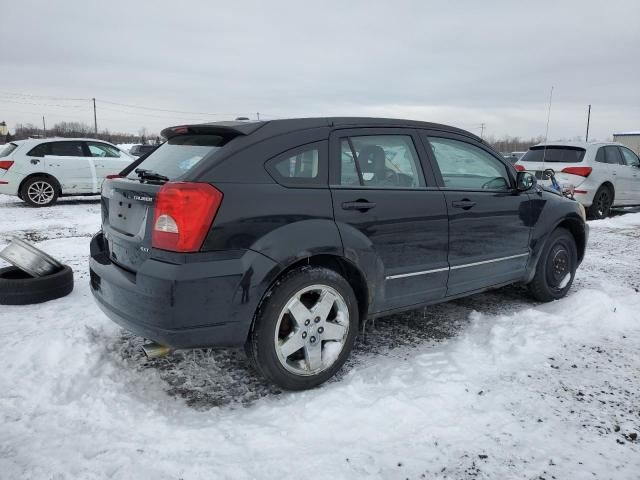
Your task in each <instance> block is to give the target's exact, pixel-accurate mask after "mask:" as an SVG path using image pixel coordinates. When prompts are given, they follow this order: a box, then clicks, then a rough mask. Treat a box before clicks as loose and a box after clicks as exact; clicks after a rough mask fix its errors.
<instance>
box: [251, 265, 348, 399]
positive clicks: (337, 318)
mask: <svg viewBox="0 0 640 480" xmlns="http://www.w3.org/2000/svg"><path fill="white" fill-rule="evenodd" d="M357 330H358V303H357V301H356V297H355V295H354V293H353V290H352V288H351V286H350V285H349V283H348V282H347V281H346V280H345V279H344V278H343V277H342V276H340V275H339V274H338V273H336V272H334V271H333V270H329V269H326V268H321V267H311V266H307V267H302V268H299V269H295V270H293V271H291V272H290V273H288V274H287V275H286V276H285V277H283V278H282V279H281V280H279V281H278V282H277V283H276V284H275V285H274V286H273V287H272V288H271V289H270V290H269V292H268V293H267V294H266V295H265V300H264V301H263V302H262V304H261V306H260V307H259V309H258V312H257V313H256V318H255V323H254V326H253V329H252V331H251V334H250V337H249V339H248V340H247V345H246V348H247V353H248V356H249V359H250V360H251V363H252V364H253V366H254V367H255V369H256V370H257V371H258V372H259V373H261V374H262V375H263V376H264V377H266V378H267V379H268V380H270V381H271V382H273V383H275V384H276V385H278V386H280V387H282V388H285V389H287V390H304V389H308V388H313V387H315V386H317V385H320V384H321V383H323V382H325V381H326V380H328V379H329V378H331V377H332V376H333V375H334V374H335V373H336V372H337V371H338V370H339V369H340V367H341V366H342V364H343V363H344V362H345V360H346V359H347V357H348V356H349V353H350V352H351V349H352V348H353V344H354V342H355V338H356V334H357Z"/></svg>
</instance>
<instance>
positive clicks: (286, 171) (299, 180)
mask: <svg viewBox="0 0 640 480" xmlns="http://www.w3.org/2000/svg"><path fill="white" fill-rule="evenodd" d="M266 168H267V171H268V172H269V174H270V175H271V176H272V177H273V179H274V180H275V181H276V182H278V183H280V184H282V185H285V186H291V187H305V186H307V187H313V186H318V185H326V183H327V154H326V144H325V142H317V143H311V144H308V145H303V146H301V147H297V148H294V149H292V150H287V151H286V152H284V153H282V154H280V155H278V156H277V157H275V158H272V159H271V160H269V161H268V162H267V163H266Z"/></svg>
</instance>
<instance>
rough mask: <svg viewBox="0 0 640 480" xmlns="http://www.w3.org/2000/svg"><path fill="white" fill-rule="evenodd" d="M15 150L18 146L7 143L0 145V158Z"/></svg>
mask: <svg viewBox="0 0 640 480" xmlns="http://www.w3.org/2000/svg"><path fill="white" fill-rule="evenodd" d="M16 148H18V145H16V144H15V143H7V144H6V145H0V157H6V156H7V155H9V154H10V153H11V152H13V151H14V150H15V149H16Z"/></svg>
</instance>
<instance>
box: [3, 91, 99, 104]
mask: <svg viewBox="0 0 640 480" xmlns="http://www.w3.org/2000/svg"><path fill="white" fill-rule="evenodd" d="M0 95H9V96H13V97H27V98H45V99H49V100H68V101H74V102H85V101H89V100H91V99H90V98H71V97H52V96H49V95H29V94H27V93H13V92H0Z"/></svg>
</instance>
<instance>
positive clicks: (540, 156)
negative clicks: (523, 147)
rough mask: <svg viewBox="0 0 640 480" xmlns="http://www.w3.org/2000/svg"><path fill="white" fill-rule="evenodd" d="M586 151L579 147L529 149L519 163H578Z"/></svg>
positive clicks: (559, 146)
mask: <svg viewBox="0 0 640 480" xmlns="http://www.w3.org/2000/svg"><path fill="white" fill-rule="evenodd" d="M585 153H586V150H585V149H584V148H580V147H571V146H561V145H555V146H554V145H542V146H538V147H531V148H530V149H529V150H528V151H527V153H525V154H524V155H523V156H522V157H521V158H520V161H521V162H542V161H544V162H558V163H580V162H582V159H583V158H584V155H585Z"/></svg>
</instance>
